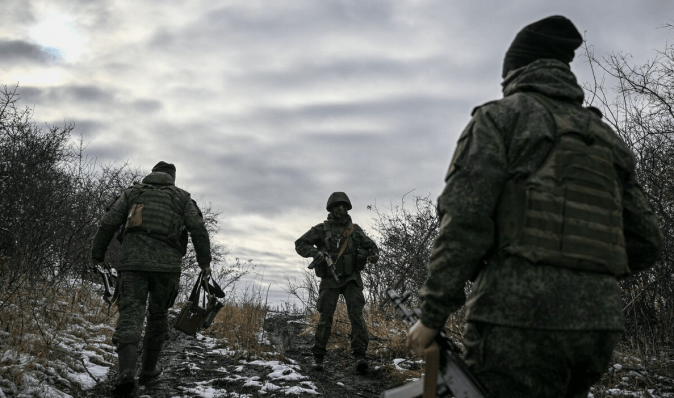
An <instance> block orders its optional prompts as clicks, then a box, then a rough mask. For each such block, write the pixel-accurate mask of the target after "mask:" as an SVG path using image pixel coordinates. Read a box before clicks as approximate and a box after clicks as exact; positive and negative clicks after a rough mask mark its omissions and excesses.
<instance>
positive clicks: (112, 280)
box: [91, 263, 117, 305]
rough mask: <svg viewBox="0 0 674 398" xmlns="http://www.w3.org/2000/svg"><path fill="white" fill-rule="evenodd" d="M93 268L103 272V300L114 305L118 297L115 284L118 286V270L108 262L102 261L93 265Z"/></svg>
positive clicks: (95, 270) (100, 272)
mask: <svg viewBox="0 0 674 398" xmlns="http://www.w3.org/2000/svg"><path fill="white" fill-rule="evenodd" d="M91 270H92V271H94V272H97V273H99V274H101V277H102V278H103V288H104V289H105V291H104V292H103V300H104V301H105V302H106V303H108V304H110V305H112V304H114V302H115V300H116V297H115V294H114V293H115V291H114V290H113V289H114V286H117V270H116V269H114V268H112V267H111V266H110V264H108V263H100V264H95V265H92V266H91Z"/></svg>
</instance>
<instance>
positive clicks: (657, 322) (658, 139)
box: [584, 45, 674, 348]
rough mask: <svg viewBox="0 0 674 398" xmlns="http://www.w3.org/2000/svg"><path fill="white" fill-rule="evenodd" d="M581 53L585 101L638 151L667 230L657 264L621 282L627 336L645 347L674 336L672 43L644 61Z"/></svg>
mask: <svg viewBox="0 0 674 398" xmlns="http://www.w3.org/2000/svg"><path fill="white" fill-rule="evenodd" d="M585 56H586V58H587V59H588V61H589V65H590V67H591V70H592V72H593V76H594V80H593V81H592V82H590V83H586V84H585V85H584V88H585V90H586V92H587V93H588V94H589V95H588V98H587V103H588V104H590V105H594V106H596V107H598V108H599V109H601V110H602V112H603V113H604V117H605V118H604V121H605V122H606V123H608V124H609V125H611V126H612V127H613V129H614V130H615V131H616V132H617V133H618V135H619V136H620V137H621V138H622V139H623V140H625V142H626V143H627V145H628V146H629V147H630V148H631V149H632V151H633V152H634V154H635V155H636V161H637V169H636V172H637V179H638V181H639V183H640V184H641V185H642V186H643V188H644V192H645V194H646V196H647V197H648V199H649V200H650V201H651V203H652V205H653V207H654V211H655V213H656V215H657V216H658V219H659V221H660V228H661V230H662V232H663V234H664V236H665V245H664V253H663V255H662V257H661V259H660V261H659V262H658V263H657V264H656V266H655V267H653V268H652V269H650V270H648V271H646V272H642V273H640V274H638V275H636V276H633V277H630V278H628V279H626V280H624V281H622V282H621V286H622V290H623V300H624V305H625V316H626V320H627V324H628V331H627V333H626V335H625V336H626V338H627V339H628V340H630V341H632V342H633V343H635V344H637V345H639V346H641V347H645V348H649V347H652V341H653V340H654V339H655V340H658V341H666V340H669V341H671V339H672V338H674V334H673V333H672V328H671V325H672V322H673V321H674V279H672V277H671V275H672V271H674V262H673V261H672V253H673V252H672V250H673V249H674V134H672V133H674V108H673V107H674V46H672V45H668V46H666V47H665V49H664V50H663V51H656V53H655V56H654V58H653V59H652V60H649V61H647V62H646V63H644V64H642V65H638V64H634V63H633V62H632V60H631V56H630V55H629V54H624V53H612V54H609V55H607V56H605V57H602V58H601V59H599V58H597V57H595V55H594V52H593V49H592V47H590V46H587V45H586V46H585ZM607 82H610V83H607ZM607 84H611V85H612V88H611V89H608V88H607V87H606V86H607Z"/></svg>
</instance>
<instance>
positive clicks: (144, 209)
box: [124, 184, 183, 244]
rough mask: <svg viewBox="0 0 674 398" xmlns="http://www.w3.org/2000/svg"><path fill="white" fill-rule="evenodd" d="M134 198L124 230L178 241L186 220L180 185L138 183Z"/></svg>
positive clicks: (132, 193)
mask: <svg viewBox="0 0 674 398" xmlns="http://www.w3.org/2000/svg"><path fill="white" fill-rule="evenodd" d="M131 197H132V198H133V199H132V200H131V201H130V209H129V215H128V218H127V223H126V225H125V228H124V233H125V234H126V233H130V232H142V233H146V234H148V235H150V236H152V237H155V238H158V239H160V240H165V241H167V242H169V243H172V244H177V243H178V241H179V238H180V236H181V230H182V228H183V221H182V218H181V216H180V214H181V213H182V212H181V208H182V205H181V203H180V200H179V195H178V192H177V188H176V186H175V185H153V184H137V185H135V186H134V189H133V191H132V192H131Z"/></svg>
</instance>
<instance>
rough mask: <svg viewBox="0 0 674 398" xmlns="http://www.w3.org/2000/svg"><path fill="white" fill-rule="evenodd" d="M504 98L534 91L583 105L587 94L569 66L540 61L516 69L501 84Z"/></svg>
mask: <svg viewBox="0 0 674 398" xmlns="http://www.w3.org/2000/svg"><path fill="white" fill-rule="evenodd" d="M501 85H502V86H503V96H504V97H507V96H509V95H512V94H515V93H518V92H526V91H534V92H537V93H541V94H544V95H546V96H548V97H551V98H557V99H561V100H565V101H569V102H573V103H577V104H579V105H580V104H582V103H583V98H584V97H585V92H584V91H583V89H582V88H581V87H580V86H579V85H578V82H577V81H576V76H575V75H574V74H573V72H571V69H570V68H569V66H568V65H566V64H565V63H563V62H561V61H557V60H554V59H539V60H537V61H534V62H532V63H530V64H529V65H526V66H523V67H521V68H518V69H515V70H513V71H511V72H510V73H508V75H507V76H506V77H505V79H504V80H503V83H501Z"/></svg>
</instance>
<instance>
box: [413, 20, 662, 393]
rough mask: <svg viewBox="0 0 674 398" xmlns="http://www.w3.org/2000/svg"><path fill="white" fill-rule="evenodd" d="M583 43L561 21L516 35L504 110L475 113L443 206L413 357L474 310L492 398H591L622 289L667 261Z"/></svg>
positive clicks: (472, 356) (483, 376)
mask: <svg viewBox="0 0 674 398" xmlns="http://www.w3.org/2000/svg"><path fill="white" fill-rule="evenodd" d="M582 41H583V40H582V37H581V35H580V33H579V32H578V30H577V29H576V27H575V26H574V25H573V23H572V22H571V21H569V20H568V19H567V18H564V17H562V16H552V17H548V18H545V19H542V20H540V21H537V22H535V23H532V24H530V25H528V26H526V27H525V28H523V29H522V30H521V31H520V32H519V33H518V34H517V36H516V37H515V39H514V41H513V42H512V44H511V46H510V48H509V49H508V51H507V52H506V55H505V60H504V62H503V74H502V77H503V78H504V81H503V83H502V85H503V95H504V98H503V99H501V100H498V101H492V102H488V103H486V104H484V105H482V106H480V107H478V108H476V109H475V110H474V111H473V114H472V119H471V121H470V123H469V124H468V126H467V127H466V129H465V130H464V131H463V133H462V135H461V137H460V138H459V141H458V144H457V147H456V150H455V152H454V156H453V159H452V162H451V165H450V167H449V171H448V172H447V175H446V177H445V182H446V185H445V189H444V191H443V193H442V195H441V196H440V198H439V199H438V212H439V214H440V217H441V224H440V231H439V236H438V237H437V239H436V241H435V245H434V249H433V252H432V254H431V258H430V262H429V264H428V279H427V281H426V283H425V285H424V286H423V287H422V288H421V290H420V294H419V295H420V299H421V312H422V316H421V319H420V322H417V323H416V324H415V325H414V326H413V327H412V328H411V329H410V331H409V336H408V345H410V347H411V348H412V349H413V350H414V351H415V352H416V353H417V354H421V353H422V352H423V349H424V348H425V347H427V346H428V345H429V344H430V343H431V342H432V339H433V337H434V336H435V334H436V333H437V332H438V330H440V329H442V328H443V327H444V325H445V322H446V319H447V316H448V315H449V314H450V313H452V312H454V311H456V310H458V309H459V308H460V307H461V306H462V305H463V304H464V302H466V306H467V311H466V318H467V322H468V325H467V330H466V333H465V336H464V344H465V347H466V350H467V351H466V356H465V359H466V362H467V364H468V366H469V368H470V369H471V370H472V372H473V373H474V374H475V376H476V377H477V378H478V379H479V380H480V382H481V383H482V384H483V385H484V387H485V388H486V389H487V390H488V391H489V393H490V397H517V398H521V397H587V395H588V392H589V389H590V386H592V384H594V383H595V382H597V381H598V380H599V379H600V377H601V375H602V373H603V372H604V371H605V370H606V369H607V367H608V363H609V360H610V358H611V355H612V351H613V348H614V347H615V345H616V343H617V341H618V335H619V333H620V331H621V330H623V329H624V320H623V314H622V301H621V299H620V288H619V286H618V283H617V280H618V278H624V277H626V276H628V275H630V274H632V273H636V272H639V271H642V270H644V269H646V268H648V267H650V266H652V265H653V264H654V263H655V261H656V260H657V259H658V257H659V255H660V252H661V250H662V234H661V233H660V230H659V228H658V221H657V219H656V217H655V216H654V214H653V211H652V209H651V205H650V203H649V202H648V200H647V199H646V197H645V196H644V193H643V191H642V189H641V187H640V186H639V184H638V183H637V181H636V175H635V156H634V154H633V153H632V152H631V151H630V149H628V147H627V146H626V144H625V143H624V142H623V141H622V140H621V139H620V138H619V137H618V136H617V135H616V134H615V132H613V131H612V130H611V128H610V127H609V126H608V125H607V124H605V123H604V122H602V121H601V113H600V112H599V111H598V110H597V109H590V108H584V107H583V106H582V103H583V96H584V93H583V89H582V88H581V87H580V86H579V85H578V83H577V82H576V77H575V75H574V74H573V73H572V72H571V69H570V62H571V61H572V60H573V58H574V51H575V50H576V49H577V48H578V47H579V46H580V45H581V43H582ZM468 280H474V285H473V291H472V293H471V295H470V297H469V298H468V300H467V301H466V299H465V296H464V285H465V282H466V281H468Z"/></svg>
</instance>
